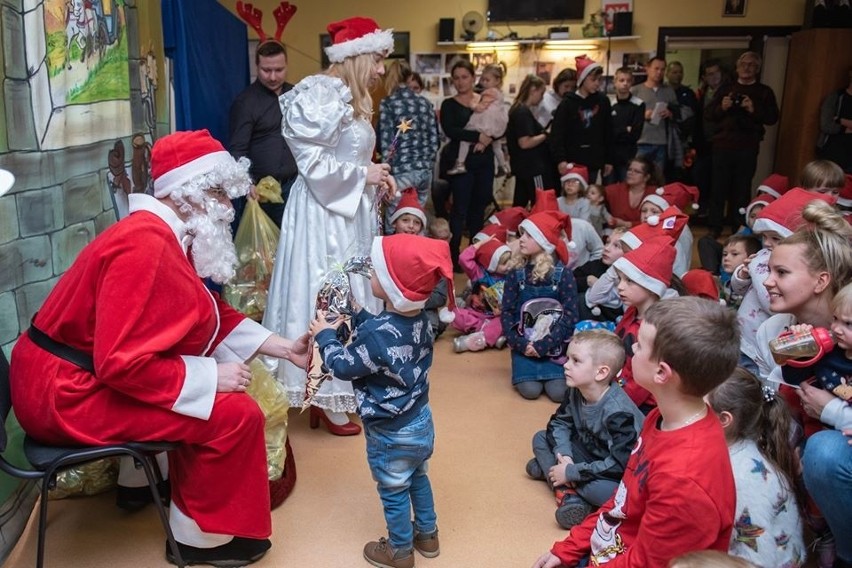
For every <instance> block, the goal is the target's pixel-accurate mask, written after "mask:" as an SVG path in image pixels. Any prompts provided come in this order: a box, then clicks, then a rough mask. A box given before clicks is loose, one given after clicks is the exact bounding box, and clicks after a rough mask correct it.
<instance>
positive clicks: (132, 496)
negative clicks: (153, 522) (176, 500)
mask: <svg viewBox="0 0 852 568" xmlns="http://www.w3.org/2000/svg"><path fill="white" fill-rule="evenodd" d="M157 489H158V490H159V491H160V500H161V501H162V502H163V505H168V504H169V502H170V501H171V493H172V488H171V485H169V480H168V479H166V480H164V481H162V482H160V483H158V484H157ZM153 502H154V497H153V496H152V495H151V488H150V487H148V486H147V485H143V486H142V487H124V486H123V485H119V486H118V487H116V492H115V505H116V506H117V507H118V508H119V509H124V510H125V511H129V512H131V513H134V512H136V511H139V510H140V509H144V508H145V507H146V506H147V505H150V504H151V503H153Z"/></svg>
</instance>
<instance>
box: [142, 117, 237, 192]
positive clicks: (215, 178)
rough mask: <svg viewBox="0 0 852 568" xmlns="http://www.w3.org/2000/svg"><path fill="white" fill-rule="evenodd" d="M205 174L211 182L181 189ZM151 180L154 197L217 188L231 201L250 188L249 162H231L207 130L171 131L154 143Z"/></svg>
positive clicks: (227, 154)
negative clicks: (178, 191) (152, 181)
mask: <svg viewBox="0 0 852 568" xmlns="http://www.w3.org/2000/svg"><path fill="white" fill-rule="evenodd" d="M208 175H211V176H212V177H211V179H206V180H203V179H202V181H201V184H200V185H199V187H197V188H186V187H184V186H185V185H186V184H187V183H188V182H190V181H193V180H197V179H200V178H201V177H202V176H208ZM151 177H152V178H153V179H154V197H157V198H163V197H168V196H169V195H171V194H172V193H173V192H175V191H176V190H181V193H182V194H186V193H188V192H193V191H198V190H199V189H200V190H202V191H206V190H207V189H210V188H211V187H214V186H219V187H221V188H222V189H223V190H224V191H225V192H226V193H227V194H228V197H230V198H232V199H233V198H235V197H240V196H242V195H245V194H246V193H248V190H249V188H250V186H251V179H250V178H249V177H248V162H247V161H246V160H241V163H238V162H237V161H236V160H234V158H233V157H232V156H231V154H229V153H228V152H227V151H226V150H225V148H224V146H222V144H221V143H220V142H219V141H218V140H216V139H215V138H213V136H211V135H210V132H209V131H207V130H206V129H205V130H189V131H178V132H173V133H172V134H168V135H166V136H163V137H162V138H160V139H158V140H157V141H156V142H154V147H153V148H151Z"/></svg>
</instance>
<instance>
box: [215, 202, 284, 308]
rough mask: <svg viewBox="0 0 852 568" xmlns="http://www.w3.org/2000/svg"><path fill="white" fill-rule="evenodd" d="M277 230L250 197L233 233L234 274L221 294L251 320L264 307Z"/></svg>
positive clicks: (277, 234)
mask: <svg viewBox="0 0 852 568" xmlns="http://www.w3.org/2000/svg"><path fill="white" fill-rule="evenodd" d="M279 235H280V230H279V229H278V227H276V226H275V223H273V222H272V219H270V218H269V217H268V216H267V215H266V213H264V212H263V210H262V209H261V208H260V205H259V204H258V202H257V201H256V200H254V199H249V200H247V202H246V208H245V210H244V211H243V218H242V220H241V221H240V226H239V228H238V229H237V235H236V236H235V237H234V245H235V246H236V249H237V260H238V265H237V274H236V276H234V279H233V280H232V281H231V282H229V283H228V285H226V286H225V287H224V289H223V290H222V298H223V299H224V300H225V301H226V302H228V303H229V304H230V305H231V306H233V307H234V308H235V309H237V310H239V311H241V312H242V313H244V314H246V315H247V316H248V317H250V318H252V319H253V320H257V321H260V319H261V318H262V317H263V312H264V311H265V310H266V297H267V294H268V293H269V281H270V280H271V279H272V267H273V264H274V263H275V251H276V249H277V248H278V237H279Z"/></svg>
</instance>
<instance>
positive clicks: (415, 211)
mask: <svg viewBox="0 0 852 568" xmlns="http://www.w3.org/2000/svg"><path fill="white" fill-rule="evenodd" d="M406 213H408V214H409V215H414V216H415V217H417V218H418V219H420V222H421V223H423V227H422V228H423V229H425V228H426V214H425V213H424V212H423V210H422V209H418V208H417V207H400V208H399V209H397V210H396V211H394V212H393V215H391V218H390V222H391V224H393V223H394V222H395V221H396V220H397V219H399V218H400V217H402V216H403V215H405V214H406Z"/></svg>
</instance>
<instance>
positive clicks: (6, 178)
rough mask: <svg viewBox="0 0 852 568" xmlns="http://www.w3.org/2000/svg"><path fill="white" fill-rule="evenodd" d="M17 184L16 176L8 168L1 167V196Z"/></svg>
mask: <svg viewBox="0 0 852 568" xmlns="http://www.w3.org/2000/svg"><path fill="white" fill-rule="evenodd" d="M13 185H15V176H14V175H13V174H12V172H10V171H8V170H3V169H0V196H2V195H5V194H6V193H7V192H8V191H9V190H10V189H12V186H13Z"/></svg>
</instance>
